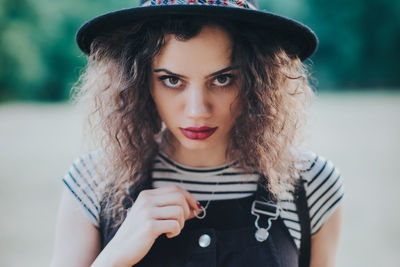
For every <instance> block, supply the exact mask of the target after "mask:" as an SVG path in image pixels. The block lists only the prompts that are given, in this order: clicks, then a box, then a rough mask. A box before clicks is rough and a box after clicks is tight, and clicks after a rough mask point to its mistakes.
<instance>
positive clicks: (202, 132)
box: [179, 126, 218, 140]
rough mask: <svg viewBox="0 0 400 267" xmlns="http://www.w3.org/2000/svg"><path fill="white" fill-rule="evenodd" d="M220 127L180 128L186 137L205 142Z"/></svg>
mask: <svg viewBox="0 0 400 267" xmlns="http://www.w3.org/2000/svg"><path fill="white" fill-rule="evenodd" d="M217 128H218V127H214V128H211V127H208V126H202V127H187V128H179V129H180V130H181V132H182V134H183V135H184V136H186V137H187V138H189V139H192V140H203V139H206V138H208V137H210V136H211V135H212V134H213V133H214V132H215V131H216V130H217Z"/></svg>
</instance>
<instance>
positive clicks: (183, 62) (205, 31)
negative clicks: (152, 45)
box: [153, 26, 232, 73]
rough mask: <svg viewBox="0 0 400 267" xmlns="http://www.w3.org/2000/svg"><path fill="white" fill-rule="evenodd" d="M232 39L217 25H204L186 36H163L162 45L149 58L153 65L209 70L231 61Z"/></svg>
mask: <svg viewBox="0 0 400 267" xmlns="http://www.w3.org/2000/svg"><path fill="white" fill-rule="evenodd" d="M231 54H232V41H231V38H230V36H229V34H228V33H227V32H226V31H225V30H224V29H222V28H221V27H218V26H204V27H203V28H202V29H201V31H200V32H199V34H197V35H196V36H194V37H192V38H190V39H188V40H177V39H176V36H175V35H172V34H167V35H166V36H165V45H164V46H163V48H162V49H161V51H160V53H159V54H158V55H157V56H156V57H155V58H154V60H153V67H154V68H158V67H164V68H168V69H170V70H171V71H176V72H185V73H190V72H194V71H196V72H199V73H203V72H204V73H209V72H212V71H213V70H218V69H222V68H224V67H227V66H229V65H230V64H231Z"/></svg>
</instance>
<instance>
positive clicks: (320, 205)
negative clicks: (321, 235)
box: [63, 152, 344, 247]
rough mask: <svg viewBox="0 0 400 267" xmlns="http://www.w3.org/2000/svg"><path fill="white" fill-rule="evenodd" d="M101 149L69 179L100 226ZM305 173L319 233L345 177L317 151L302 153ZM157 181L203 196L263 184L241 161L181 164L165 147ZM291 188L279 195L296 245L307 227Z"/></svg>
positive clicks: (241, 192)
mask: <svg viewBox="0 0 400 267" xmlns="http://www.w3.org/2000/svg"><path fill="white" fill-rule="evenodd" d="M96 156H98V152H97V153H90V154H88V155H86V156H83V157H81V158H79V159H77V160H76V161H75V162H74V164H73V165H72V167H71V168H70V170H69V171H68V172H67V174H66V175H65V176H64V178H63V181H64V183H65V185H66V186H67V187H68V189H69V190H70V191H71V192H72V193H73V194H74V196H75V197H76V199H77V200H78V201H79V202H80V203H81V206H82V207H83V208H84V210H85V212H86V213H87V215H88V218H89V220H90V221H91V222H92V223H93V225H95V226H96V227H99V209H100V204H99V195H98V193H96V189H97V188H98V184H99V180H98V176H97V175H96V172H95V171H94V165H95V164H96ZM302 161H303V171H302V173H301V178H302V179H304V180H305V181H306V183H305V189H306V196H307V201H308V205H309V211H310V219H311V227H312V229H311V233H312V234H313V235H314V234H315V233H317V232H318V230H319V229H320V228H321V226H322V225H323V224H324V223H325V222H326V221H327V220H328V218H329V216H330V215H331V214H332V213H333V211H334V210H335V209H336V207H337V206H338V205H339V203H340V202H341V200H342V198H343V194H344V190H343V184H342V178H341V175H340V173H339V171H338V170H337V168H335V166H334V165H333V163H332V162H330V161H329V160H326V159H325V158H323V157H321V156H317V155H316V154H315V153H312V152H306V153H303V154H302ZM152 177H153V187H155V188H159V187H163V186H168V185H179V186H181V187H182V188H184V189H185V190H188V191H189V192H191V193H192V194H193V196H194V197H195V198H196V199H197V200H210V199H211V200H220V199H235V198H243V197H247V196H250V195H251V194H253V193H254V192H255V191H256V189H257V180H258V178H259V176H258V175H257V173H254V172H244V171H243V170H240V169H237V168H235V162H232V163H230V164H225V165H221V166H217V167H213V168H193V167H188V166H184V165H181V164H179V163H177V162H175V161H173V160H172V159H170V158H168V156H167V155H166V154H163V153H161V152H160V153H159V154H158V155H157V157H156V158H155V160H154V165H153V172H152ZM293 199H294V198H293V195H292V194H291V193H286V194H282V195H280V196H279V200H280V206H281V217H282V219H283V222H284V223H285V225H286V227H287V228H288V230H289V233H290V234H291V236H292V237H293V239H294V241H295V243H296V245H297V246H298V247H299V246H300V239H301V231H300V224H299V217H298V215H297V210H296V205H295V203H294V201H293Z"/></svg>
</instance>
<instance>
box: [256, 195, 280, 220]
mask: <svg viewBox="0 0 400 267" xmlns="http://www.w3.org/2000/svg"><path fill="white" fill-rule="evenodd" d="M256 204H257V205H259V206H261V207H259V208H256ZM262 208H264V209H262ZM279 213H280V210H279V207H278V205H276V204H272V203H268V202H264V201H259V200H254V201H253V204H252V205H251V214H253V215H255V216H257V215H259V214H264V215H267V216H269V217H272V218H273V219H274V220H276V219H277V218H278V216H279Z"/></svg>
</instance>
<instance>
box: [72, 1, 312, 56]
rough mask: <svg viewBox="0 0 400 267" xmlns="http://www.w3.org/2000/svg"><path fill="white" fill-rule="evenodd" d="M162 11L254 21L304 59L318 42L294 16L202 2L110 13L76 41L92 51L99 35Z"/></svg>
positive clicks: (97, 19)
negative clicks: (289, 16) (207, 4)
mask: <svg viewBox="0 0 400 267" xmlns="http://www.w3.org/2000/svg"><path fill="white" fill-rule="evenodd" d="M160 15H200V16H204V15H206V16H211V17H217V18H227V19H234V20H238V21H242V22H244V23H251V24H253V26H256V27H260V29H261V30H264V29H265V31H266V32H268V33H269V34H273V35H274V36H276V37H277V38H278V39H279V40H280V41H282V42H283V43H284V44H283V46H286V47H287V48H288V50H290V51H289V52H290V53H292V54H296V55H297V56H298V57H299V58H300V59H301V60H302V61H304V60H305V59H307V58H309V57H310V56H311V55H312V54H313V53H314V52H315V50H316V49H317V46H318V39H317V36H316V35H315V33H314V32H313V31H312V30H311V29H310V28H309V27H307V26H306V25H304V24H302V23H300V22H298V21H295V20H293V19H290V18H287V17H284V16H280V15H276V14H274V13H269V12H266V11H262V10H252V9H244V8H233V7H219V6H200V5H170V6H144V7H135V8H127V9H121V10H118V11H114V12H110V13H106V14H104V15H101V16H98V17H95V18H93V19H91V20H89V21H88V22H86V23H85V24H83V25H82V26H81V27H80V28H79V30H78V32H77V34H76V42H77V44H78V47H79V48H80V49H81V50H82V51H83V52H84V53H85V54H89V53H90V45H91V43H92V42H93V40H94V39H95V38H96V37H99V36H102V35H106V34H109V33H111V32H113V31H115V30H116V29H118V28H120V27H123V26H126V25H132V24H134V23H135V22H137V21H140V20H142V19H145V18H146V19H147V18H151V17H157V16H160Z"/></svg>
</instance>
